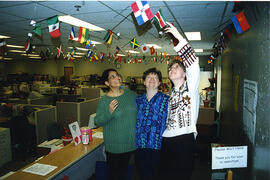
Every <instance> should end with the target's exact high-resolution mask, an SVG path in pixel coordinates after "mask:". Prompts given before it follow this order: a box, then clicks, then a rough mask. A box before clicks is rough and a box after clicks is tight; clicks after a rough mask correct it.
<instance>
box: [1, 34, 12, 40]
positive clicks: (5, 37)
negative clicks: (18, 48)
mask: <svg viewBox="0 0 270 180" xmlns="http://www.w3.org/2000/svg"><path fill="white" fill-rule="evenodd" d="M7 38H10V36H3V35H0V39H7Z"/></svg>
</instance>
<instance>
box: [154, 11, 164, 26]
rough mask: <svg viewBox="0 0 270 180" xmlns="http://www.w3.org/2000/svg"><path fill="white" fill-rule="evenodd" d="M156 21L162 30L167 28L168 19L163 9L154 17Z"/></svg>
mask: <svg viewBox="0 0 270 180" xmlns="http://www.w3.org/2000/svg"><path fill="white" fill-rule="evenodd" d="M154 20H155V21H156V22H157V24H158V25H159V27H160V28H164V27H165V26H166V18H165V17H164V16H163V14H162V11H161V9H159V10H158V12H157V13H156V14H155V16H154Z"/></svg>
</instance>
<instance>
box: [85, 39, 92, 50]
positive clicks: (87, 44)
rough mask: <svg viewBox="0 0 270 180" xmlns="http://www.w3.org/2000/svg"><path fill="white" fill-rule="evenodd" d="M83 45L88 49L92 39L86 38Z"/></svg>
mask: <svg viewBox="0 0 270 180" xmlns="http://www.w3.org/2000/svg"><path fill="white" fill-rule="evenodd" d="M85 45H86V49H89V48H90V46H91V45H92V41H91V40H90V39H88V40H87V41H86V42H85Z"/></svg>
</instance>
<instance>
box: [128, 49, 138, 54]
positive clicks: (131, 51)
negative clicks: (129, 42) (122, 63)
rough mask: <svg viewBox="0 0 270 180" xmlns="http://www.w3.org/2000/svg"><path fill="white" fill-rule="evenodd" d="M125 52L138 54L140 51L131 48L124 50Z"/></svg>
mask: <svg viewBox="0 0 270 180" xmlns="http://www.w3.org/2000/svg"><path fill="white" fill-rule="evenodd" d="M126 52H129V53H132V54H139V53H140V52H138V51H133V50H126Z"/></svg>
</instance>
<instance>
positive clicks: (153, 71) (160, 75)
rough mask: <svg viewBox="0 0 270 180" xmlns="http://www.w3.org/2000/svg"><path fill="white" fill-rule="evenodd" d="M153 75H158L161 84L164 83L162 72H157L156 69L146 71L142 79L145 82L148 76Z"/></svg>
mask: <svg viewBox="0 0 270 180" xmlns="http://www.w3.org/2000/svg"><path fill="white" fill-rule="evenodd" d="M152 73H153V74H156V75H157V76H158V80H159V82H161V83H162V74H161V72H160V71H159V70H157V69H156V68H150V69H148V70H146V71H144V73H143V77H142V79H143V81H145V78H146V76H148V75H149V74H152Z"/></svg>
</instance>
